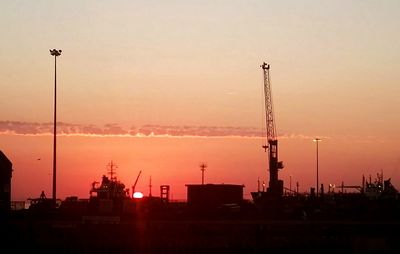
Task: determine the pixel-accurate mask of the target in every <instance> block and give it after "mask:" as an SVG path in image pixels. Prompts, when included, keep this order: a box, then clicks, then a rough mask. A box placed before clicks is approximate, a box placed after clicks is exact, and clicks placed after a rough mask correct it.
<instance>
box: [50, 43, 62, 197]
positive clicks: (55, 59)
mask: <svg viewBox="0 0 400 254" xmlns="http://www.w3.org/2000/svg"><path fill="white" fill-rule="evenodd" d="M61 52H62V51H61V49H60V50H58V49H50V55H52V56H54V128H53V130H54V134H53V196H52V197H53V202H54V205H55V204H56V201H57V192H56V191H57V187H56V182H57V181H56V172H57V171H56V145H57V143H56V136H57V56H60V55H61Z"/></svg>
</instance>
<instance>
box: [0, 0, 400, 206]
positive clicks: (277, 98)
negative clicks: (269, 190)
mask: <svg viewBox="0 0 400 254" xmlns="http://www.w3.org/2000/svg"><path fill="white" fill-rule="evenodd" d="M399 9H400V3H399V2H398V1H384V2H378V1H361V0H360V1H331V2H326V1H313V0H308V1H289V0H287V1H279V3H278V2H275V1H256V0H255V1H145V2H136V1H118V2H113V1H84V2H82V1H65V2H54V1H44V0H43V1H34V2H33V1H32V2H28V1H26V2H20V1H7V2H2V3H0V10H1V11H0V12H1V14H2V15H0V28H1V30H2V38H5V39H4V40H2V45H1V47H0V54H1V56H2V57H1V58H0V150H2V151H3V152H4V153H5V154H6V155H7V156H8V157H9V159H10V160H11V161H12V163H13V169H14V171H13V177H12V199H13V200H25V199H27V198H30V197H37V196H39V194H40V192H41V191H42V190H44V191H45V192H46V194H47V195H48V196H49V197H50V196H51V188H52V186H51V184H52V148H53V147H52V145H53V143H52V130H53V129H52V124H53V122H52V121H53V96H54V83H53V82H54V58H53V57H52V56H51V55H50V54H49V49H53V48H57V49H62V51H63V52H62V55H61V56H60V57H58V58H57V80H58V81H57V86H58V87H57V98H58V102H57V107H58V111H57V112H58V121H59V122H60V123H59V124H58V126H59V127H58V130H59V134H60V135H59V136H58V139H57V141H58V149H57V161H58V163H57V165H58V174H57V179H58V191H57V194H58V197H59V198H65V197H67V196H73V195H76V196H79V197H81V198H87V197H88V196H89V190H90V186H91V183H92V182H93V181H100V179H101V176H102V175H103V174H105V173H106V166H107V164H108V163H109V162H110V161H111V160H112V161H114V162H115V163H116V164H117V165H118V169H117V177H118V179H120V180H121V181H122V182H123V183H125V185H126V187H131V185H132V184H133V183H134V180H135V178H136V176H137V174H138V172H139V171H140V170H142V174H141V177H140V179H139V182H138V185H137V187H136V189H137V190H142V191H143V192H144V193H145V195H147V194H148V191H149V190H148V187H147V185H148V183H149V178H150V176H151V177H152V181H153V182H152V184H153V189H152V192H153V195H159V186H160V185H161V184H169V185H170V186H171V193H172V198H173V199H185V198H186V189H185V184H191V183H200V182H201V171H200V168H199V164H200V163H202V162H205V163H206V164H207V165H208V168H207V170H206V173H205V179H206V182H207V183H233V184H244V185H245V188H244V191H245V198H250V194H249V193H250V192H251V191H255V190H257V178H258V177H260V179H261V180H263V181H265V182H266V183H267V182H268V171H267V154H266V153H265V152H264V151H263V149H262V148H261V145H262V139H263V138H262V137H260V135H262V131H261V128H262V122H263V117H262V116H263V114H264V113H263V111H262V110H263V109H262V104H263V91H262V85H263V84H262V82H263V80H262V70H261V68H260V65H261V64H262V62H264V61H266V62H268V63H269V64H270V65H271V70H270V74H271V86H272V94H273V99H274V111H275V120H276V126H277V133H278V135H279V138H278V139H279V158H280V160H283V162H284V164H285V168H284V169H283V170H282V171H281V172H280V173H279V177H280V178H281V179H283V180H284V182H285V186H286V187H288V188H289V183H290V179H291V180H292V188H294V186H295V183H296V182H299V185H300V191H309V189H310V187H314V186H315V184H316V183H315V182H316V153H315V152H316V151H315V150H316V149H315V148H316V146H315V143H314V142H312V139H313V138H314V137H320V138H322V139H323V141H322V142H321V143H319V161H320V164H319V174H320V183H324V184H325V185H328V184H330V183H331V184H336V185H339V184H341V182H342V181H344V183H345V184H351V185H357V184H361V177H362V175H363V174H364V175H365V176H366V177H368V176H369V175H371V176H372V178H373V179H374V178H375V176H376V173H378V172H381V171H383V173H384V178H385V179H386V178H392V183H393V184H394V186H395V187H397V188H398V189H400V173H398V172H399V170H400V153H399V148H398V147H399V145H400V133H399V130H400V118H399V115H400V106H399V105H400V99H399V98H400V97H399V94H400V86H399V81H400V72H399V71H398V70H399V69H400V46H399V45H400V34H399V33H398V28H399V24H400V17H399V15H398V11H399ZM39 159H40V160H39Z"/></svg>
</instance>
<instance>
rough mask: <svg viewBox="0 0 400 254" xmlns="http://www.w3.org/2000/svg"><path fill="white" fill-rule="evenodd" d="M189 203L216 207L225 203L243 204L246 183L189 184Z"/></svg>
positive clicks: (194, 205)
mask: <svg viewBox="0 0 400 254" xmlns="http://www.w3.org/2000/svg"><path fill="white" fill-rule="evenodd" d="M186 187H187V205H188V206H192V207H202V208H216V207H218V206H221V205H224V204H241V203H242V202H243V188H244V185H237V184H187V185H186Z"/></svg>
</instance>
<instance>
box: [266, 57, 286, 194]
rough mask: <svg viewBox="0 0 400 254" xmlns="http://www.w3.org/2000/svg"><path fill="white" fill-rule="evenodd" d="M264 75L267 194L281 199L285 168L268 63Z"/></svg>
mask: <svg viewBox="0 0 400 254" xmlns="http://www.w3.org/2000/svg"><path fill="white" fill-rule="evenodd" d="M261 68H262V69H263V74H264V96H265V121H266V131H267V141H268V145H267V144H264V145H263V148H264V149H265V151H267V149H268V150H269V153H268V160H269V186H268V190H267V194H268V196H270V197H280V196H282V195H283V181H282V180H279V178H278V171H279V170H280V169H282V168H283V162H282V161H279V160H278V138H277V135H276V125H275V120H274V110H273V103H272V92H271V83H270V75H269V69H270V66H269V64H267V63H265V62H264V63H263V64H262V65H261Z"/></svg>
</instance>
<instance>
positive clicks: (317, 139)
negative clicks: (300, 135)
mask: <svg viewBox="0 0 400 254" xmlns="http://www.w3.org/2000/svg"><path fill="white" fill-rule="evenodd" d="M321 140H322V139H320V138H315V139H314V140H313V141H314V142H315V143H316V144H317V197H318V192H319V179H318V143H319V142H320V141H321Z"/></svg>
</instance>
